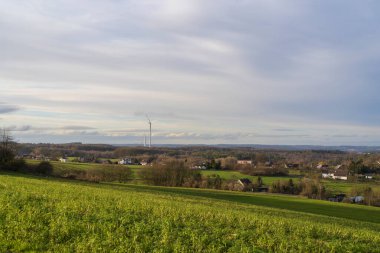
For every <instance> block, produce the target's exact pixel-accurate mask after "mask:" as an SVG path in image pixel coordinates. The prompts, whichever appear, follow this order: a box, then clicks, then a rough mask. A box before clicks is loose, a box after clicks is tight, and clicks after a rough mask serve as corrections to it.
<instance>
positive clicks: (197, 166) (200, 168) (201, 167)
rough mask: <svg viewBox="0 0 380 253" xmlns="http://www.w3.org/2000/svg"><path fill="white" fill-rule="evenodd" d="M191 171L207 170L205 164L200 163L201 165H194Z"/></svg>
mask: <svg viewBox="0 0 380 253" xmlns="http://www.w3.org/2000/svg"><path fill="white" fill-rule="evenodd" d="M191 169H193V170H207V166H206V164H205V163H202V164H197V165H194V166H193V167H191Z"/></svg>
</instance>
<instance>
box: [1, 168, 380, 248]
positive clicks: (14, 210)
mask: <svg viewBox="0 0 380 253" xmlns="http://www.w3.org/2000/svg"><path fill="white" fill-rule="evenodd" d="M227 193H228V192H220V194H221V195H219V197H218V194H219V192H216V191H210V190H206V191H202V190H193V189H184V188H179V189H176V188H165V187H148V186H134V185H113V184H108V185H106V184H90V183H78V182H74V181H73V182H70V181H64V180H57V179H43V178H36V177H29V178H26V177H23V176H19V175H9V174H0V206H1V207H2V208H1V209H0V252H7V251H10V252H20V251H56V252H73V251H79V252H109V251H116V252H152V251H159V252H173V251H177V252H178V251H179V252H228V251H229V252H267V251H274V252H289V251H293V252H294V251H297V252H330V251H335V252H380V248H379V247H378V245H379V243H380V221H379V218H378V217H379V216H380V209H377V208H371V207H364V206H353V205H347V204H334V203H328V202H326V203H322V202H320V201H311V200H304V199H298V198H294V197H288V198H287V197H279V196H266V195H259V194H253V195H249V194H244V193H228V194H227ZM250 199H251V200H250ZM264 202H267V203H271V202H272V203H277V204H272V206H271V207H267V206H268V205H264V204H260V203H264ZM302 203H308V204H313V206H312V207H311V208H310V210H311V209H314V208H317V209H319V210H321V211H320V212H319V213H322V214H323V210H325V209H327V210H330V211H331V210H335V208H338V209H337V211H336V212H335V214H332V213H331V216H335V217H330V216H327V215H318V214H310V213H309V211H310V210H306V209H303V210H300V211H302V212H296V211H290V210H297V208H296V206H300V205H301V206H302ZM276 205H277V206H276ZM342 212H346V213H351V214H356V217H362V216H365V220H366V221H357V220H355V215H352V216H351V217H346V218H339V217H345V216H344V215H339V214H340V213H342ZM329 215H330V214H329ZM362 220H363V219H362Z"/></svg>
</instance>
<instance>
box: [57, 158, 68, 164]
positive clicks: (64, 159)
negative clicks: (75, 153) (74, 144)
mask: <svg viewBox="0 0 380 253" xmlns="http://www.w3.org/2000/svg"><path fill="white" fill-rule="evenodd" d="M59 161H60V162H61V163H67V161H68V159H67V158H60V159H59Z"/></svg>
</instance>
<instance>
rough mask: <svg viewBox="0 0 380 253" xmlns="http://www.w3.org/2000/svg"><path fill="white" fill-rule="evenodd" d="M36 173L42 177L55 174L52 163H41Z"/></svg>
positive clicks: (35, 170)
mask: <svg viewBox="0 0 380 253" xmlns="http://www.w3.org/2000/svg"><path fill="white" fill-rule="evenodd" d="M34 172H35V173H37V174H41V175H51V174H52V172H53V165H51V163H50V162H46V161H43V162H40V163H39V164H38V165H37V166H36V167H35V168H34Z"/></svg>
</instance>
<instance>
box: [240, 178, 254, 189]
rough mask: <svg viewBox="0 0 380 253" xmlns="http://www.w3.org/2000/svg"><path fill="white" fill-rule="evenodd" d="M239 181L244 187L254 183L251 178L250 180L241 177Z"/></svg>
mask: <svg viewBox="0 0 380 253" xmlns="http://www.w3.org/2000/svg"><path fill="white" fill-rule="evenodd" d="M238 183H239V184H241V185H242V186H244V187H247V186H249V185H251V184H252V182H251V180H249V179H248V178H241V179H239V180H238Z"/></svg>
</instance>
